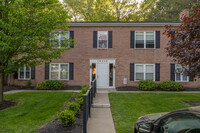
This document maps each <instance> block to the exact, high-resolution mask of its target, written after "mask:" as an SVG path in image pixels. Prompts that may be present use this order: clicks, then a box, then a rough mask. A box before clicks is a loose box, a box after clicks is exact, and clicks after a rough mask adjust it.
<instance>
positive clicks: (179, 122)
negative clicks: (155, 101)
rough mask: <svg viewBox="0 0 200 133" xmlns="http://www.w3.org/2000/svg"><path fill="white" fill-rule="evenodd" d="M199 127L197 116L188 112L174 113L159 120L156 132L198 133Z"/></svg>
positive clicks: (199, 119)
mask: <svg viewBox="0 0 200 133" xmlns="http://www.w3.org/2000/svg"><path fill="white" fill-rule="evenodd" d="M199 127H200V118H199V117H198V116H196V115H193V114H189V113H184V114H176V115H174V116H169V117H168V118H165V119H163V120H161V125H160V127H159V130H158V133H199V132H200V129H199Z"/></svg>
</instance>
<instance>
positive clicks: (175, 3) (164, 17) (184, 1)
mask: <svg viewBox="0 0 200 133" xmlns="http://www.w3.org/2000/svg"><path fill="white" fill-rule="evenodd" d="M196 2H197V0H144V1H143V2H142V4H141V9H140V14H141V16H143V17H141V20H145V21H179V13H180V12H181V11H182V10H183V9H192V7H193V5H195V4H196ZM141 10H142V11H141ZM143 10H144V12H143Z"/></svg>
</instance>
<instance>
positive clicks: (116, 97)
mask: <svg viewBox="0 0 200 133" xmlns="http://www.w3.org/2000/svg"><path fill="white" fill-rule="evenodd" d="M109 99H110V104H111V111H112V114H113V120H114V122H115V125H116V126H115V129H116V132H117V133H134V126H133V125H135V123H136V121H137V119H138V118H139V117H141V116H144V115H149V114H154V113H161V112H170V111H174V110H177V109H181V108H188V106H185V105H184V104H181V103H183V102H191V101H200V96H199V93H128V92H127V93H109ZM130 117H131V118H130ZM127 118H130V119H127Z"/></svg>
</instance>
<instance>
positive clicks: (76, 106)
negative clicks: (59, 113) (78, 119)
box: [67, 102, 80, 115]
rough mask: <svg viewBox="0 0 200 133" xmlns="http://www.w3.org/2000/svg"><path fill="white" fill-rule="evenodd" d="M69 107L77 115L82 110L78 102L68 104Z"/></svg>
mask: <svg viewBox="0 0 200 133" xmlns="http://www.w3.org/2000/svg"><path fill="white" fill-rule="evenodd" d="M67 109H68V110H71V111H73V112H74V114H75V115H76V114H78V112H79V111H80V105H79V104H78V103H76V102H71V103H69V104H68V105H67Z"/></svg>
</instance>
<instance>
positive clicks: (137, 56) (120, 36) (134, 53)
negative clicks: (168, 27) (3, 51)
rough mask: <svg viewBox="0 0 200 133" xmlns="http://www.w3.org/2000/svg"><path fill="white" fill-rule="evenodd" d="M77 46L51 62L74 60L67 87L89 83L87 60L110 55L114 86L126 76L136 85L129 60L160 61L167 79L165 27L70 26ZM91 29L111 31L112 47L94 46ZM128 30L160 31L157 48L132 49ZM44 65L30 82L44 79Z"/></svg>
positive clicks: (16, 82)
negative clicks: (113, 66) (71, 75)
mask: <svg viewBox="0 0 200 133" xmlns="http://www.w3.org/2000/svg"><path fill="white" fill-rule="evenodd" d="M69 30H73V31H74V38H75V40H76V42H77V43H78V45H75V46H74V48H72V49H71V50H69V51H65V52H63V53H62V55H63V58H62V59H56V60H53V62H54V63H69V62H73V63H74V80H72V81H71V80H70V81H64V82H65V84H67V85H70V86H77V85H83V84H89V80H90V68H89V61H90V59H99V58H101V59H103V58H110V59H116V69H115V70H116V71H115V86H116V87H119V86H125V85H123V78H124V77H126V78H127V79H128V82H127V85H126V86H135V85H137V82H134V81H130V63H144V64H148V63H149V64H150V63H152V64H155V63H160V73H161V74H160V80H161V81H163V80H170V62H171V59H170V58H169V57H167V56H166V53H165V50H164V48H165V47H167V42H168V38H167V37H166V36H165V35H163V34H162V33H163V32H164V27H71V28H69ZM93 31H112V34H113V45H112V46H113V48H110V49H96V48H93ZM130 31H160V33H161V35H160V36H161V38H160V49H133V48H130ZM44 74H45V71H44V64H43V65H40V66H36V74H35V80H32V83H33V85H34V86H35V85H36V84H37V83H39V82H42V81H44V80H45V79H44V77H45V76H44ZM24 82H27V81H20V80H13V79H12V80H11V84H12V85H23V84H24ZM183 84H184V85H185V87H195V88H196V87H199V88H200V82H199V81H195V82H184V83H183Z"/></svg>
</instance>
